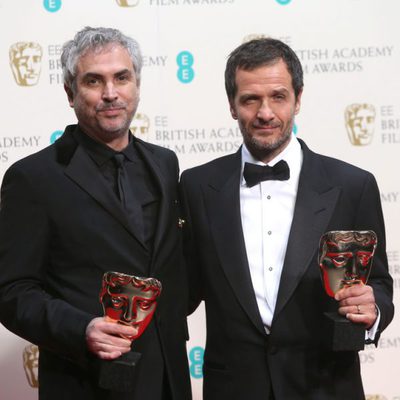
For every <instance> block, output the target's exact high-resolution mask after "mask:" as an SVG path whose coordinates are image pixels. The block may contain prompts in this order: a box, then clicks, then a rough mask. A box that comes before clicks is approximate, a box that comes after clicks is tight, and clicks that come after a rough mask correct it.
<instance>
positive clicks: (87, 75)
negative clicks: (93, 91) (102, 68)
mask: <svg viewBox="0 0 400 400" xmlns="http://www.w3.org/2000/svg"><path fill="white" fill-rule="evenodd" d="M101 77H102V75H100V74H96V73H95V72H87V73H86V74H85V75H83V77H82V79H87V78H101Z"/></svg>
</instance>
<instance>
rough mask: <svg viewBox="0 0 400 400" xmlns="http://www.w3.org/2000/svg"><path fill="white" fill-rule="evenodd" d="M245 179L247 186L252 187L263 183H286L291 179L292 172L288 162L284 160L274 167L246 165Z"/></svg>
mask: <svg viewBox="0 0 400 400" xmlns="http://www.w3.org/2000/svg"><path fill="white" fill-rule="evenodd" d="M243 177H244V179H245V180H246V183H247V186H248V187H252V186H255V185H257V183H260V182H261V181H269V180H277V181H286V180H287V179H289V177H290V171H289V166H288V165H287V162H286V161H284V160H281V161H279V162H278V163H276V164H275V165H274V166H273V167H270V166H269V165H257V164H250V163H245V164H244V170H243Z"/></svg>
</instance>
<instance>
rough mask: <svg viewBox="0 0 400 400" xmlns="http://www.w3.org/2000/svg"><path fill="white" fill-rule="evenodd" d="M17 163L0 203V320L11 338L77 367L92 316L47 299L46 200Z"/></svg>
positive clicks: (83, 355) (83, 354) (83, 356)
mask: <svg viewBox="0 0 400 400" xmlns="http://www.w3.org/2000/svg"><path fill="white" fill-rule="evenodd" d="M36 186H37V185H35V184H34V183H33V182H32V181H31V179H30V178H29V171H27V169H26V168H21V164H19V163H18V164H17V165H14V166H13V167H11V168H10V169H9V170H8V171H7V173H6V174H5V176H4V180H3V184H2V189H1V203H0V320H1V322H2V323H3V325H4V326H5V327H6V328H7V329H9V330H10V331H12V332H13V333H15V334H17V335H19V336H21V337H23V338H24V339H26V340H28V341H30V342H32V343H35V344H37V345H39V346H42V347H45V348H47V349H49V350H51V351H53V352H55V353H57V354H59V355H61V356H64V357H66V358H68V359H70V360H74V361H77V362H80V363H81V362H84V360H85V359H86V341H85V330H86V326H87V324H88V323H89V321H90V320H91V319H92V318H93V317H94V316H92V315H89V314H87V313H85V312H82V311H81V310H79V309H76V308H75V307H72V306H71V305H70V304H68V303H67V302H65V301H63V300H61V299H58V298H57V296H56V294H55V293H53V294H50V293H49V291H48V290H47V287H46V277H48V276H49V274H52V270H51V223H50V220H49V218H48V215H47V213H46V204H44V200H43V199H45V196H41V195H40V193H39V189H38V188H37V187H36Z"/></svg>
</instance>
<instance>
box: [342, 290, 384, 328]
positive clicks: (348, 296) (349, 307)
mask: <svg viewBox="0 0 400 400" xmlns="http://www.w3.org/2000/svg"><path fill="white" fill-rule="evenodd" d="M335 299H336V300H337V301H339V314H341V315H344V316H345V317H346V318H347V319H349V320H350V321H352V322H355V323H359V324H364V325H365V327H366V329H369V328H371V326H372V325H373V324H374V323H375V321H376V318H377V312H376V307H375V296H374V290H373V289H372V287H371V286H368V285H364V284H362V283H360V284H358V285H353V286H350V287H345V288H343V289H340V290H339V291H338V292H337V293H336V295H335Z"/></svg>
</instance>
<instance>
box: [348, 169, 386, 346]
mask: <svg viewBox="0 0 400 400" xmlns="http://www.w3.org/2000/svg"><path fill="white" fill-rule="evenodd" d="M355 224H356V226H357V227H358V228H357V229H362V230H364V229H366V230H367V229H372V230H374V231H375V233H376V234H377V238H378V245H377V248H376V251H375V255H374V259H373V264H372V268H371V274H370V277H369V280H368V283H367V284H368V285H370V286H372V288H373V289H374V295H375V301H376V304H377V305H378V307H379V310H380V313H381V319H380V322H379V326H378V332H377V335H376V336H375V340H374V343H375V344H376V343H377V342H378V339H379V336H380V333H382V331H383V330H384V329H385V328H386V327H387V326H388V325H389V323H390V322H391V320H392V319H393V315H394V306H393V301H392V300H393V279H392V277H391V276H390V274H389V272H388V260H387V255H386V237H385V225H384V219H383V213H382V206H381V201H380V192H379V189H378V185H377V183H376V180H375V178H374V177H373V176H372V175H371V174H368V177H367V180H366V183H365V185H364V188H363V191H362V194H361V197H360V202H359V207H358V213H357V218H356V223H355Z"/></svg>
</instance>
